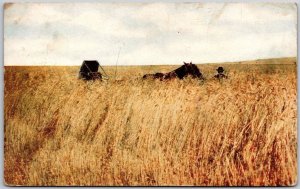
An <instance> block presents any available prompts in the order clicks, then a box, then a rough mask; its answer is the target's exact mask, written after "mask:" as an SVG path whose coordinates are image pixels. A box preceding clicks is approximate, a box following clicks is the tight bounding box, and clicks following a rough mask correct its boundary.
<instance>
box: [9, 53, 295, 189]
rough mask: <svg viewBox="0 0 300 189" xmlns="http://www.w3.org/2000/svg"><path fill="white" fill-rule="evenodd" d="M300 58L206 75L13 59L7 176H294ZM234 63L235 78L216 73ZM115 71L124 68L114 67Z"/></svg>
mask: <svg viewBox="0 0 300 189" xmlns="http://www.w3.org/2000/svg"><path fill="white" fill-rule="evenodd" d="M295 62H296V59H295V58H287V59H271V60H258V61H252V62H241V63H232V64H230V63H227V64H225V63H224V64H199V65H198V67H199V69H200V70H201V72H203V74H204V76H205V77H206V80H205V81H204V82H201V81H199V80H195V79H191V78H186V79H184V80H178V79H174V80H171V81H159V80H151V79H150V80H142V79H140V78H141V77H142V75H143V74H146V73H153V72H156V71H159V72H166V71H171V70H173V69H174V68H176V67H178V66H140V67H138V66H132V67H130V66H128V67H125V66H123V67H121V66H120V67H118V72H117V77H116V78H114V77H112V78H111V79H110V80H105V81H103V82H100V81H95V82H92V81H89V82H85V81H81V80H78V79H77V78H76V77H77V73H78V70H79V67H5V90H4V100H5V102H4V124H5V126H4V132H5V142H4V158H5V160H4V161H5V162H4V168H5V170H4V179H5V183H6V184H7V185H22V186H41V185H43V186H73V185H76V186H104V185H105V186H190V185H193V186H194V185H196V186H290V185H295V184H296V182H297V153H296V152H297V89H296V86H297V85H296V80H297V73H296V64H295ZM220 65H221V66H223V67H224V68H225V70H226V74H227V75H228V76H229V78H228V79H227V80H223V81H218V80H215V79H213V78H212V77H213V75H214V74H215V72H216V71H215V69H216V68H217V66H220ZM104 69H105V70H106V71H107V72H108V75H111V76H114V71H115V68H114V67H104Z"/></svg>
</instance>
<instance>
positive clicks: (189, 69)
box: [143, 62, 228, 80]
mask: <svg viewBox="0 0 300 189" xmlns="http://www.w3.org/2000/svg"><path fill="white" fill-rule="evenodd" d="M224 71H225V70H224V68H223V67H218V69H217V72H218V73H217V74H216V75H215V76H214V78H216V79H219V80H220V79H226V78H228V77H227V76H226V75H225V74H224ZM187 76H191V77H192V78H197V79H200V80H204V79H205V78H204V77H203V74H202V73H201V71H200V70H199V68H198V67H197V66H196V65H195V64H193V63H192V62H190V63H186V62H183V65H182V66H181V67H179V68H177V69H175V70H173V71H171V72H168V73H155V74H145V75H144V76H143V79H148V78H152V79H160V80H169V79H173V78H179V79H183V78H185V77H187Z"/></svg>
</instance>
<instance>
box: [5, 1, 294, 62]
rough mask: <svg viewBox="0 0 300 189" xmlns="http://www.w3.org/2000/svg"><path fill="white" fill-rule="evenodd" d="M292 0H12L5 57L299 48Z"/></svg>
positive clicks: (274, 52)
mask: <svg viewBox="0 0 300 189" xmlns="http://www.w3.org/2000/svg"><path fill="white" fill-rule="evenodd" d="M296 18H297V7H296V5H295V4H292V3H285V4H283V3H281V4H278V3H252V4H222V3H214V4H213V3H176V4H175V3H174V4H173V3H165V4H163V3H150V4H149V3H148V4H138V3H123V4H120V3H115V4H113V3H64V4H63V3H56V4H53V3H51V4H42V3H40V4H28V3H17V4H8V5H6V6H5V11H4V64H5V65H6V66H8V65H80V64H81V63H82V61H83V60H84V59H88V60H92V59H97V60H99V61H100V63H101V64H102V65H114V64H115V63H116V60H117V56H118V52H119V50H120V49H121V50H120V57H119V61H118V64H119V65H142V64H181V63H182V61H193V62H194V63H208V62H210V63H212V62H224V61H241V60H253V59H260V58H276V57H295V56H296V55H297V40H296V39H297V25H296V24H297V19H296Z"/></svg>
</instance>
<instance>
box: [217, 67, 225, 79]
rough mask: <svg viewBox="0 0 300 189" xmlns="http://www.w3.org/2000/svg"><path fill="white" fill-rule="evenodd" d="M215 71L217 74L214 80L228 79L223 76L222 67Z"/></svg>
mask: <svg viewBox="0 0 300 189" xmlns="http://www.w3.org/2000/svg"><path fill="white" fill-rule="evenodd" d="M216 70H217V72H218V74H217V75H215V76H214V77H215V78H216V79H226V78H228V77H227V76H226V75H225V74H224V71H225V70H224V68H223V67H218V69H216Z"/></svg>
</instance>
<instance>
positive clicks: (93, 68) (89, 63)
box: [79, 60, 102, 80]
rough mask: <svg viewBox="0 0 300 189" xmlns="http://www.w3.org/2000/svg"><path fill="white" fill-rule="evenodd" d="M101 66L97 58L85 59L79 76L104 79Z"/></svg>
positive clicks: (88, 78)
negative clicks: (99, 70)
mask: <svg viewBox="0 0 300 189" xmlns="http://www.w3.org/2000/svg"><path fill="white" fill-rule="evenodd" d="M99 66H100V64H99V62H98V61H97V60H84V61H83V63H82V65H81V68H80V71H79V78H80V79H86V80H95V79H102V75H101V74H100V72H98V68H99Z"/></svg>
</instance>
